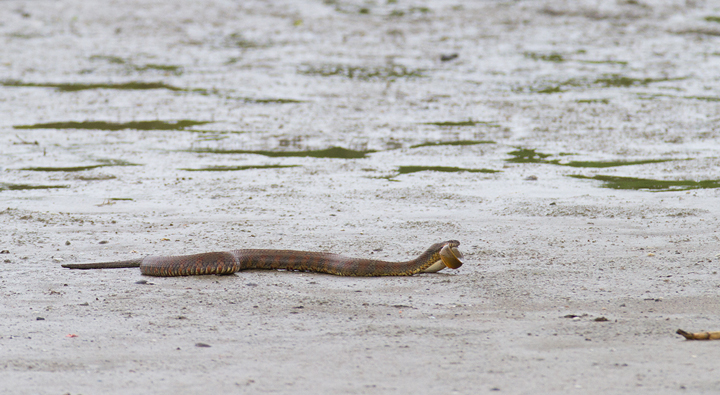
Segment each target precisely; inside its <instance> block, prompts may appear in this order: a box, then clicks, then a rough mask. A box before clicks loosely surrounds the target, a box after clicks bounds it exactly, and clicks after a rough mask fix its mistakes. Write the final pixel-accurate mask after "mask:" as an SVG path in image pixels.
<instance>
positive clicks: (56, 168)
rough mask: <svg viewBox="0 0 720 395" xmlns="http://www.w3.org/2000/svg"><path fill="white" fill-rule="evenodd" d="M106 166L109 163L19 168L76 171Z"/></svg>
mask: <svg viewBox="0 0 720 395" xmlns="http://www.w3.org/2000/svg"><path fill="white" fill-rule="evenodd" d="M105 166H108V165H90V166H73V167H23V168H21V169H18V170H27V171H51V172H52V171H64V172H76V171H85V170H92V169H97V168H98V167H105Z"/></svg>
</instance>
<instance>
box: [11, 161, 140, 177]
mask: <svg viewBox="0 0 720 395" xmlns="http://www.w3.org/2000/svg"><path fill="white" fill-rule="evenodd" d="M98 162H100V163H101V164H98V165H87V166H44V167H43V166H39V167H23V168H20V169H18V170H26V171H47V172H56V171H57V172H70V173H71V172H78V171H86V170H93V169H97V168H99V167H109V166H140V165H138V164H135V163H130V162H127V161H124V160H120V159H99V160H98ZM80 179H83V180H88V179H91V178H90V177H84V178H80ZM92 179H97V178H92Z"/></svg>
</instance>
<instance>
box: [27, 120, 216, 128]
mask: <svg viewBox="0 0 720 395" xmlns="http://www.w3.org/2000/svg"><path fill="white" fill-rule="evenodd" d="M207 123H210V122H207V121H190V120H185V119H184V120H179V121H134V122H124V123H116V122H105V121H83V122H49V123H36V124H33V125H15V126H13V128H14V129H89V130H124V129H135V130H183V129H185V128H187V127H191V126H196V125H205V124H207Z"/></svg>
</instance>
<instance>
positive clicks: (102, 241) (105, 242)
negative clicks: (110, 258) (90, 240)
mask: <svg viewBox="0 0 720 395" xmlns="http://www.w3.org/2000/svg"><path fill="white" fill-rule="evenodd" d="M107 243H109V241H107V240H100V244H107Z"/></svg>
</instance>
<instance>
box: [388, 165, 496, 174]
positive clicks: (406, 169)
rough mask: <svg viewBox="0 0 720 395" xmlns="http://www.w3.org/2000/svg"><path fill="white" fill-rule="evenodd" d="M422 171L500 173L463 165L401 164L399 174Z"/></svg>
mask: <svg viewBox="0 0 720 395" xmlns="http://www.w3.org/2000/svg"><path fill="white" fill-rule="evenodd" d="M421 171H437V172H442V173H488V174H491V173H499V172H500V170H492V169H465V168H462V167H447V166H400V167H399V168H398V174H410V173H417V172H421Z"/></svg>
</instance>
